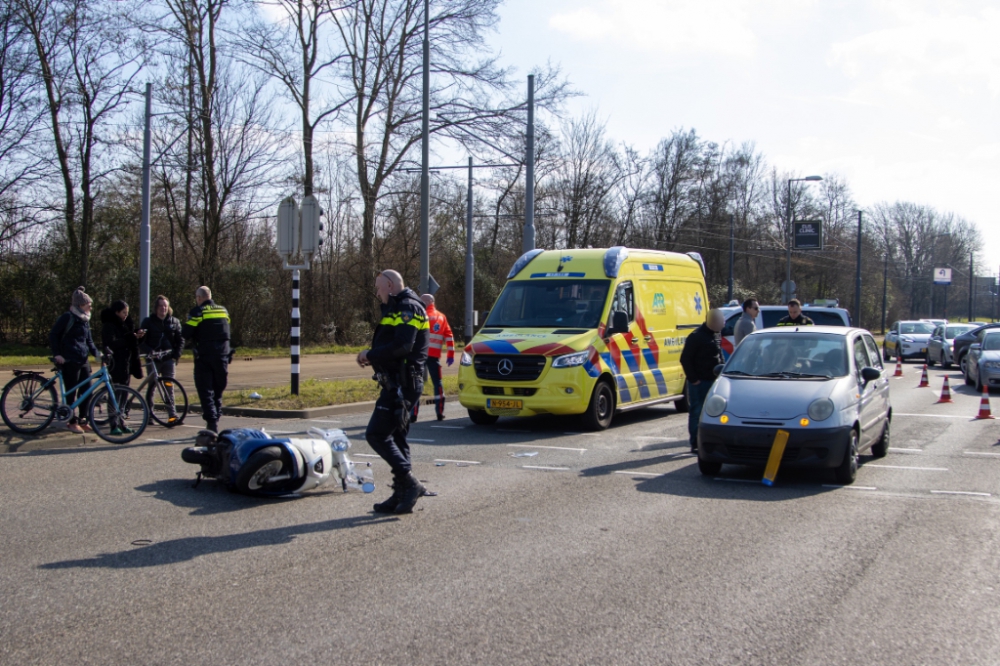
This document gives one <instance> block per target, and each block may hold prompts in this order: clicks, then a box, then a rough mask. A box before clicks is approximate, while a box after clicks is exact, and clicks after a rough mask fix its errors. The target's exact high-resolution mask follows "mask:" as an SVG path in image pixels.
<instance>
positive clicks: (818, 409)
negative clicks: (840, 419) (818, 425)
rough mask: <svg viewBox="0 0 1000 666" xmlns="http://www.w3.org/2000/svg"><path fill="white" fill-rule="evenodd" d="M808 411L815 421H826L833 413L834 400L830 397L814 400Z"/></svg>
mask: <svg viewBox="0 0 1000 666" xmlns="http://www.w3.org/2000/svg"><path fill="white" fill-rule="evenodd" d="M806 413H807V414H809V418H811V419H812V420H813V421H825V420H826V419H828V418H830V415H831V414H833V400H830V399H829V398H820V399H819V400H813V401H812V404H810V405H809V409H808V410H807V411H806Z"/></svg>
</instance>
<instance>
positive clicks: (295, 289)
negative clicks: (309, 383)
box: [292, 268, 300, 395]
mask: <svg viewBox="0 0 1000 666" xmlns="http://www.w3.org/2000/svg"><path fill="white" fill-rule="evenodd" d="M299 330H300V325H299V269H297V268H296V269H295V270H293V271H292V395H298V394H299Z"/></svg>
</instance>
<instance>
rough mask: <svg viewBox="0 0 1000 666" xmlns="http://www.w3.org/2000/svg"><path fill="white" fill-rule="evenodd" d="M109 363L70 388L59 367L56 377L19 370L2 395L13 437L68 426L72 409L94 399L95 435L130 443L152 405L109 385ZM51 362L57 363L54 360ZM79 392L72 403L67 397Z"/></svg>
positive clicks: (2, 411)
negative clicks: (60, 423)
mask: <svg viewBox="0 0 1000 666" xmlns="http://www.w3.org/2000/svg"><path fill="white" fill-rule="evenodd" d="M107 358H108V357H107V355H105V356H104V358H103V359H102V360H101V369H100V370H98V371H97V372H95V373H94V374H92V375H90V377H87V378H86V379H84V380H83V381H82V382H80V383H79V384H77V385H76V386H73V387H71V388H69V389H67V388H66V384H65V382H64V381H63V377H62V371H61V369H60V368H59V366H56V367H55V368H53V369H52V371H53V372H54V373H55V375H54V376H53V377H45V375H44V374H42V373H41V372H39V371H36V370H15V371H14V379H12V380H11V381H10V382H9V383H8V384H7V386H5V387H4V389H3V393H2V394H0V416H2V417H3V422H4V423H6V424H7V426H8V427H9V428H10V429H11V430H13V431H14V432H17V433H21V434H22V435H33V434H35V433H37V432H40V431H42V430H44V429H45V428H47V427H48V425H49V424H50V423H52V420H53V419H57V420H59V421H68V420H69V419H70V418H72V416H73V410H74V409H76V408H77V407H79V406H80V405H81V404H83V403H84V402H85V401H86V400H87V398H90V408H89V410H88V414H87V416H88V419H89V421H90V427H92V428H93V429H94V433H95V434H96V435H97V436H98V437H100V438H101V439H103V440H105V441H107V442H111V443H112V444H125V443H127V442H131V441H132V440H133V439H135V438H136V437H138V436H139V435H141V434H142V432H143V431H144V430H145V429H146V425H147V424H148V423H149V406H148V405H147V404H146V401H145V400H143V399H142V396H141V395H140V394H139V393H138V392H137V391H136V390H135V389H133V388H129V387H128V386H116V385H114V384H112V383H111V375H110V374H108V368H107V366H106V364H105V362H104V359H107ZM49 360H52V361H53V362H55V361H54V359H52V358H51V357H50V359H49ZM57 380H58V391H57V390H56V381H57ZM84 387H86V388H84ZM77 390H80V391H81V392H80V394H79V395H77V398H76V400H75V401H73V402H72V403H71V404H68V403H67V400H66V394H67V393H70V392H72V391H77Z"/></svg>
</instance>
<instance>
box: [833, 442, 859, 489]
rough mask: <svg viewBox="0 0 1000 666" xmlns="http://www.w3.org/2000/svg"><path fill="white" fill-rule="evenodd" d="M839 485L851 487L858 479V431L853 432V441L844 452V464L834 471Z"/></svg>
mask: <svg viewBox="0 0 1000 666" xmlns="http://www.w3.org/2000/svg"><path fill="white" fill-rule="evenodd" d="M833 474H834V477H835V478H836V479H837V483H839V484H841V485H845V486H849V485H851V484H852V483H854V480H855V479H856V478H858V431H857V430H851V441H850V442H849V443H848V445H847V450H846V451H844V462H842V463H840V466H839V467H837V469H836V470H834V473H833Z"/></svg>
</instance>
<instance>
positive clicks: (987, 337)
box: [965, 329, 1000, 392]
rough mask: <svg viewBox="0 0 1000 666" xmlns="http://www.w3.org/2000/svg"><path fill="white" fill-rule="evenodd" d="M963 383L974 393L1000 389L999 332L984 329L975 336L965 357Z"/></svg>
mask: <svg viewBox="0 0 1000 666" xmlns="http://www.w3.org/2000/svg"><path fill="white" fill-rule="evenodd" d="M965 383H966V384H968V385H970V386H972V385H975V387H976V391H979V392H982V390H983V386H986V387H987V388H988V389H994V388H1000V331H997V330H996V329H986V330H985V331H982V332H981V333H980V334H979V335H978V336H976V341H975V342H973V343H972V344H971V345H970V346H969V354H968V356H966V357H965Z"/></svg>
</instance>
